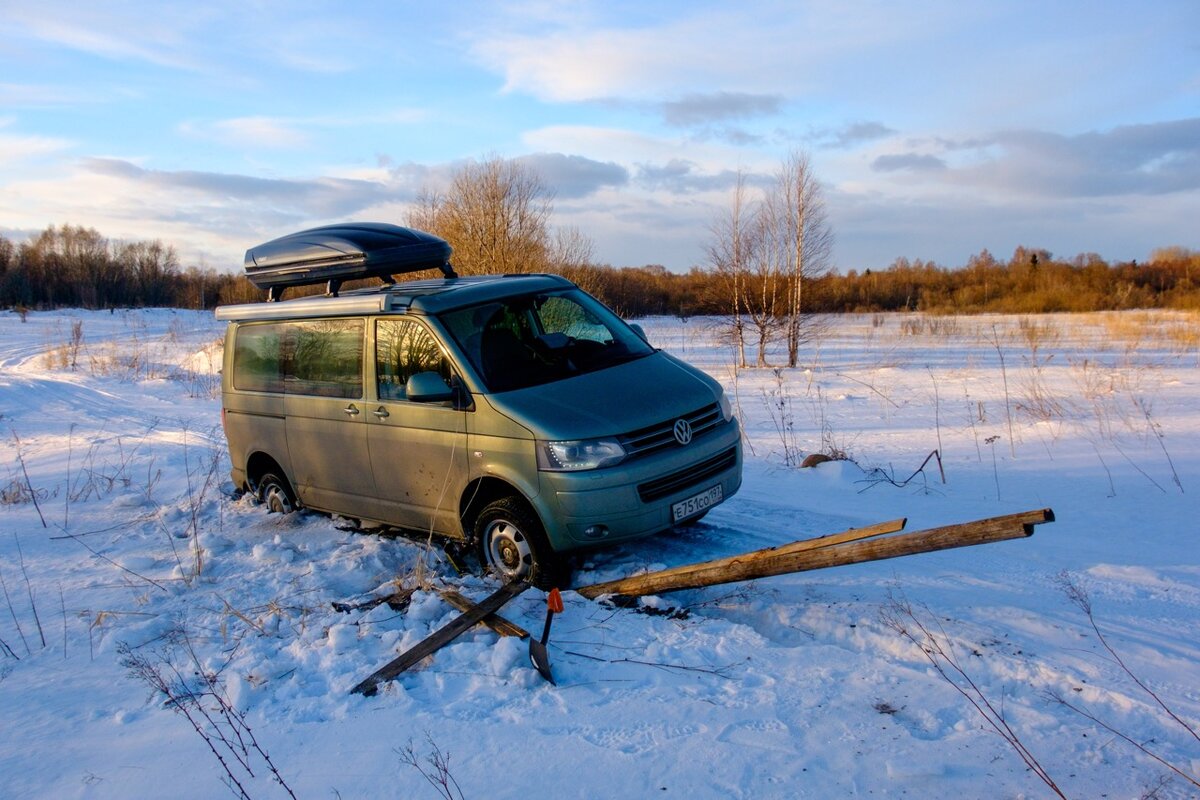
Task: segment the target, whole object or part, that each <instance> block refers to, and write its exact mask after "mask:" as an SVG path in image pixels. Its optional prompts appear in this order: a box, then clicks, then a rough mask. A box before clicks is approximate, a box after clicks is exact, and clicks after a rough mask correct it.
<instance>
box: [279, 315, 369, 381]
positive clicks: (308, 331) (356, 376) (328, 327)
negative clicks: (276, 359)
mask: <svg viewBox="0 0 1200 800" xmlns="http://www.w3.org/2000/svg"><path fill="white" fill-rule="evenodd" d="M288 327H289V328H291V329H292V333H293V335H292V336H291V337H288V339H287V340H285V342H284V346H283V349H282V352H281V358H280V360H281V361H282V362H283V373H284V376H285V380H286V381H287V392H288V394H312V395H317V396H319V397H345V398H356V397H362V394H363V391H362V363H363V330H364V323H363V321H362V320H361V319H329V320H314V321H311V322H308V321H305V322H294V323H290V324H289V325H288Z"/></svg>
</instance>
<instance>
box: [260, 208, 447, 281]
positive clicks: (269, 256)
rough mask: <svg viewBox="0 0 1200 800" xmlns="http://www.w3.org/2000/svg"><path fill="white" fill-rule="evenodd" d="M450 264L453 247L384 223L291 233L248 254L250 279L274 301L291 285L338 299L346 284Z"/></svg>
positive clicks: (389, 277) (416, 231) (428, 235)
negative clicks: (321, 287)
mask: <svg viewBox="0 0 1200 800" xmlns="http://www.w3.org/2000/svg"><path fill="white" fill-rule="evenodd" d="M426 269H440V270H441V271H442V272H443V273H444V274H445V275H446V277H447V278H454V277H457V276H456V275H455V274H454V269H453V268H452V267H451V266H450V245H449V243H447V242H446V240H445V239H440V238H438V237H437V236H434V235H433V234H432V233H426V232H425V231H418V230H415V229H413V228H402V227H400V226H399V225H388V224H387V223H383V222H346V223H343V224H340V225H326V226H324V227H321V228H312V229H311V230H307V231H300V232H298V233H290V234H288V235H287V236H281V237H280V238H278V239H273V240H271V241H269V242H266V243H264V244H260V245H258V246H257V247H251V248H250V249H249V250H247V251H246V277H247V278H249V279H250V282H251V283H253V284H254V285H255V286H257V287H258V288H259V289H266V290H267V296H268V299H270V300H278V299H279V298H280V296H281V295H282V294H283V290H284V289H286V288H288V287H289V286H311V285H313V284H317V283H325V284H327V285H328V293H329V294H331V295H336V294H337V292H338V289H339V288H340V287H341V284H342V281H349V280H355V279H357V278H382V279H384V281H385V282H386V283H390V282H391V279H392V276H393V275H400V274H403V273H407V272H420V271H421V270H426Z"/></svg>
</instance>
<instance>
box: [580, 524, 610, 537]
mask: <svg viewBox="0 0 1200 800" xmlns="http://www.w3.org/2000/svg"><path fill="white" fill-rule="evenodd" d="M583 536H584V538H586V539H603V538H604V537H605V536H608V526H607V525H589V526H587V527H586V528H584V529H583Z"/></svg>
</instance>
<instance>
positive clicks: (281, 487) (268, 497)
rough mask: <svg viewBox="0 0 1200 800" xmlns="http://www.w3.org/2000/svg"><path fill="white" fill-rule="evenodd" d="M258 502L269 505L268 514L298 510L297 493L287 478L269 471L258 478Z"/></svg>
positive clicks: (288, 512)
mask: <svg viewBox="0 0 1200 800" xmlns="http://www.w3.org/2000/svg"><path fill="white" fill-rule="evenodd" d="M254 494H255V496H256V497H257V498H258V502H260V503H262V504H263V505H264V506H266V507H267V513H268V514H290V513H292V512H293V511H295V510H296V495H295V493H294V492H293V491H292V487H291V484H289V483H288V481H287V478H284V477H281V476H279V475H278V474H276V473H274V472H267V473H265V474H264V475H263V476H262V477H261V478H259V479H258V486H257V487H256V489H255V492H254Z"/></svg>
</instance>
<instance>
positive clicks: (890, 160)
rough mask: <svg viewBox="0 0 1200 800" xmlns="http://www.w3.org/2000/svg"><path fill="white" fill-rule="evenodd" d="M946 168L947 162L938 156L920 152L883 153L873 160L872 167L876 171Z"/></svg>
mask: <svg viewBox="0 0 1200 800" xmlns="http://www.w3.org/2000/svg"><path fill="white" fill-rule="evenodd" d="M945 168H946V162H945V161H943V160H942V159H940V158H938V157H937V156H931V155H928V154H924V155H923V154H920V153H897V154H892V155H883V156H879V157H878V158H876V159H875V160H874V161H872V162H871V169H873V170H875V171H876V172H899V171H901V170H909V171H912V172H936V171H937V170H943V169H945Z"/></svg>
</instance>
